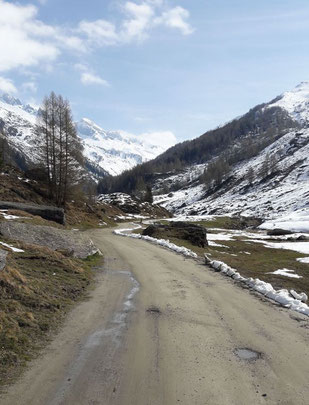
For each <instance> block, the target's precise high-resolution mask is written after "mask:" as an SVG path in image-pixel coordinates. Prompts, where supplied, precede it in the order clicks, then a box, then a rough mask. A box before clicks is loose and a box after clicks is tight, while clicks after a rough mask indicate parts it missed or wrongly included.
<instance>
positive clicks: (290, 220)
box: [259, 210, 309, 233]
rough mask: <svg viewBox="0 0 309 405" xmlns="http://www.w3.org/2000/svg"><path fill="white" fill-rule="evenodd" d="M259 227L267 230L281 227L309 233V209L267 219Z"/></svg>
mask: <svg viewBox="0 0 309 405" xmlns="http://www.w3.org/2000/svg"><path fill="white" fill-rule="evenodd" d="M259 228H260V229H265V230H271V229H276V228H280V229H284V230H286V231H292V232H308V233H309V210H308V211H304V212H293V213H291V214H289V215H286V216H283V217H281V218H277V219H274V220H270V221H266V222H264V223H263V224H262V225H260V226H259Z"/></svg>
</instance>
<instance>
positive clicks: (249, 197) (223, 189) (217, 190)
mask: <svg viewBox="0 0 309 405" xmlns="http://www.w3.org/2000/svg"><path fill="white" fill-rule="evenodd" d="M274 109H276V110H274ZM278 109H279V111H280V112H281V114H288V116H289V118H290V119H291V121H287V122H289V125H288V126H286V127H285V128H284V127H283V128H281V129H278V131H277V134H276V136H275V137H274V138H273V139H272V142H270V143H269V145H267V146H266V147H265V148H263V149H262V150H261V151H259V152H258V153H257V154H256V155H254V156H252V157H249V158H247V159H244V160H241V159H240V160H239V161H237V162H235V163H234V164H232V165H231V168H230V170H229V172H228V173H227V174H225V175H224V176H223V178H222V181H221V182H220V183H218V182H215V181H214V182H212V183H210V184H209V183H208V184H204V182H203V181H202V182H201V174H202V173H203V172H204V170H205V169H206V170H207V167H208V165H209V164H210V162H211V161H212V160H210V162H206V163H204V164H200V165H190V166H187V167H186V168H185V169H183V170H182V171H181V172H179V173H176V174H173V175H172V176H168V177H165V178H162V179H161V180H160V181H156V185H155V186H154V191H155V192H156V194H157V196H156V197H155V202H156V203H160V204H161V205H163V206H164V207H166V208H168V209H170V210H172V211H174V212H176V213H178V214H186V215H188V214H190V215H201V214H238V215H246V216H250V215H254V216H261V217H265V218H273V217H280V216H284V215H288V214H291V213H295V212H298V213H299V214H305V215H306V213H308V214H309V200H308V197H309V129H308V119H309V82H303V83H301V84H300V85H298V86H297V87H296V88H295V89H293V90H292V91H289V92H286V93H284V94H283V95H281V96H279V97H277V98H276V99H275V100H274V101H272V102H270V103H268V104H265V105H263V107H262V108H260V109H259V111H257V113H259V114H261V113H263V112H265V111H276V114H278ZM291 123H292V125H291ZM293 127H294V128H293ZM260 136H261V135H260V134H258V133H256V132H251V133H250V132H249V133H248V134H247V135H246V139H247V140H248V141H250V143H247V145H249V144H251V143H252V142H254V141H256V139H257V137H260ZM250 138H251V139H250ZM244 145H246V144H243V146H244ZM237 147H238V146H237V142H236V143H234V144H233V145H232V148H234V149H236V148H237ZM224 153H226V151H223V152H222V153H221V157H222V156H223V157H224V156H227V155H226V154H224ZM243 153H244V155H246V153H247V150H246V149H245V148H244V149H243ZM219 156H220V153H219ZM213 159H215V157H214V158H213ZM162 191H163V194H162ZM167 191H169V192H167ZM158 194H159V195H158Z"/></svg>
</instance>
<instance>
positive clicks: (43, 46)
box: [0, 0, 59, 72]
mask: <svg viewBox="0 0 309 405" xmlns="http://www.w3.org/2000/svg"><path fill="white" fill-rule="evenodd" d="M36 15H37V9H36V7H34V6H20V5H16V4H11V3H8V2H6V1H2V0H0V55H1V58H0V71H2V72H4V71H8V70H10V69H13V68H16V67H22V66H24V67H27V66H33V65H37V64H39V63H44V62H45V61H52V60H55V59H56V57H57V56H58V54H59V50H58V49H57V47H56V46H55V45H54V44H53V43H51V42H50V41H45V40H42V37H41V35H40V33H39V31H41V33H42V32H44V31H45V30H48V29H49V28H50V27H48V26H45V25H44V24H43V23H41V22H38V21H36V19H35V17H36ZM35 28H37V31H36V30H35ZM38 37H40V38H38Z"/></svg>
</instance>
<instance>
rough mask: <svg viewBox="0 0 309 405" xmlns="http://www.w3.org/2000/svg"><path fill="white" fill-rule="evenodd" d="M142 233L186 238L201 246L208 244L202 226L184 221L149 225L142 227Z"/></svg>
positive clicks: (165, 237) (152, 235) (166, 237)
mask: <svg viewBox="0 0 309 405" xmlns="http://www.w3.org/2000/svg"><path fill="white" fill-rule="evenodd" d="M143 235H146V236H151V237H154V238H164V239H168V238H177V239H183V240H188V241H189V242H191V243H192V245H195V246H198V247H202V248H204V247H205V246H207V245H208V242H207V232H206V229H205V228H204V227H203V226H199V225H195V224H188V223H186V222H171V223H170V224H168V225H161V224H154V225H150V226H148V227H147V228H146V229H144V231H143Z"/></svg>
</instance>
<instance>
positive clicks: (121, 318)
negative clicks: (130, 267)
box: [85, 270, 139, 348]
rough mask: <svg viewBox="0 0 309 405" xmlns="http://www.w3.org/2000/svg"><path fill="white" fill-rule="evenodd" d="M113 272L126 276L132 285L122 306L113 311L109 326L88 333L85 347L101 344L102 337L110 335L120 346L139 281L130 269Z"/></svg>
mask: <svg viewBox="0 0 309 405" xmlns="http://www.w3.org/2000/svg"><path fill="white" fill-rule="evenodd" d="M113 274H114V275H117V274H118V275H123V276H126V277H128V278H129V279H130V281H131V285H132V287H131V289H130V291H129V293H128V294H127V295H126V297H125V301H124V302H123V305H122V308H121V309H120V311H119V312H116V313H115V315H114V317H113V319H112V320H111V321H110V327H109V328H107V329H101V330H98V331H96V332H94V333H93V334H92V335H90V336H89V337H88V339H87V342H86V344H85V347H86V348H90V347H93V346H98V345H100V344H102V339H103V338H105V337H110V338H111V339H112V340H113V342H114V343H115V344H116V345H117V346H120V343H121V337H122V333H123V330H124V329H125V327H126V323H127V316H128V313H129V312H131V311H132V310H133V309H134V303H133V301H134V297H135V295H136V294H137V293H138V291H139V282H138V281H137V280H136V279H135V278H134V277H133V275H132V273H131V272H130V271H126V270H119V271H115V272H113Z"/></svg>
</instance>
